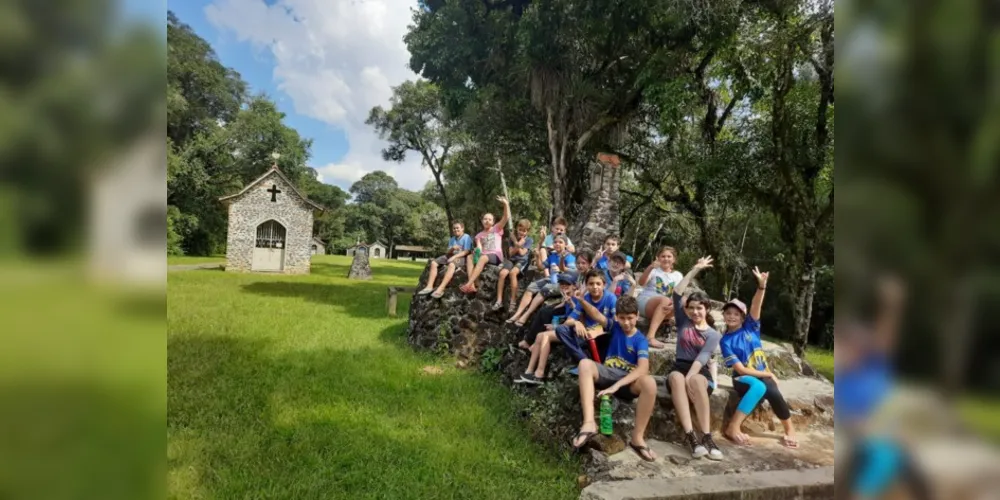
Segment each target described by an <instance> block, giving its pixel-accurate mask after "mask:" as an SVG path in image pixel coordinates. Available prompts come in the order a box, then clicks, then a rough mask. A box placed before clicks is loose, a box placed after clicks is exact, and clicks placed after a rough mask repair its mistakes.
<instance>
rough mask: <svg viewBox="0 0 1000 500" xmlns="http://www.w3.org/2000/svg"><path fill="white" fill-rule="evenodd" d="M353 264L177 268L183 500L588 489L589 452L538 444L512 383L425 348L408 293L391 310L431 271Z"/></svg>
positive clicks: (178, 458) (339, 260)
mask: <svg viewBox="0 0 1000 500" xmlns="http://www.w3.org/2000/svg"><path fill="white" fill-rule="evenodd" d="M349 266H350V258H349V257H346V256H317V257H315V258H314V259H313V267H312V274H311V275H309V276H300V277H289V276H276V275H265V274H230V273H225V272H223V271H218V270H199V271H176V272H170V273H169V288H168V294H167V296H168V310H167V330H168V334H167V337H168V341H167V350H168V361H167V365H168V374H169V375H168V386H167V387H168V398H167V404H168V411H167V418H168V425H167V440H168V445H167V459H168V463H169V472H168V478H167V481H168V492H169V497H170V498H269V499H270V498H296V499H299V498H303V499H304V498H352V499H353V498H517V499H521V498H575V497H577V496H578V495H579V492H578V490H577V487H576V472H577V465H576V462H575V461H573V460H571V459H569V458H567V457H561V458H559V457H556V456H554V454H553V453H551V451H548V450H545V449H543V448H542V447H541V446H540V445H539V444H538V443H535V442H533V441H532V439H531V437H530V436H529V435H527V434H526V433H525V427H524V426H523V425H522V424H521V423H520V422H518V421H517V420H516V418H515V415H516V408H515V407H514V404H513V401H512V400H511V394H510V392H509V391H508V390H507V389H506V388H504V387H503V386H501V385H500V384H498V383H496V382H495V381H493V380H491V379H490V378H489V377H485V376H482V375H478V374H476V373H470V372H464V371H459V370H456V369H454V368H452V367H450V366H447V365H442V364H441V363H440V362H438V361H436V360H435V359H434V358H432V357H431V356H429V355H425V354H421V353H416V352H414V351H413V350H411V349H410V347H409V346H407V345H406V343H405V330H406V319H405V318H406V316H407V314H408V311H409V300H408V298H409V297H408V296H406V298H404V299H403V300H401V301H400V304H399V318H397V319H389V318H387V317H386V315H385V295H386V287H387V286H390V285H408V286H412V285H413V284H415V283H416V280H417V277H418V276H419V274H420V272H421V270H422V266H421V265H420V264H412V263H405V262H395V261H385V260H374V259H373V260H372V273H373V276H374V279H373V280H372V281H369V282H357V281H348V280H347V279H346V278H345V277H346V276H347V270H348V267H349ZM428 366H438V367H440V368H441V369H442V373H440V374H427V373H424V371H423V369H424V368H425V367H428ZM569 438H570V436H567V439H569Z"/></svg>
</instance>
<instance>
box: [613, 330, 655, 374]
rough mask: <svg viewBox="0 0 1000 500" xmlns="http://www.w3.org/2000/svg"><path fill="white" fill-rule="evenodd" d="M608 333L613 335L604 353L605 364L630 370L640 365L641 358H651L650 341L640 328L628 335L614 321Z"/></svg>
mask: <svg viewBox="0 0 1000 500" xmlns="http://www.w3.org/2000/svg"><path fill="white" fill-rule="evenodd" d="M608 335H611V341H610V343H609V344H608V351H607V354H605V355H604V366H607V367H609V368H618V369H619V370H625V371H628V372H630V371H632V370H634V369H635V368H636V367H637V366H639V360H640V359H649V341H647V340H646V336H645V335H643V334H642V332H640V331H639V329H638V328H636V330H635V332H634V333H632V335H631V336H628V335H625V332H624V331H622V327H621V325H620V324H618V322H617V321H614V322H613V323H612V325H611V329H610V332H609V333H608Z"/></svg>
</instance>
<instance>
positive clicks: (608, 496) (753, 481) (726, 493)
mask: <svg viewBox="0 0 1000 500" xmlns="http://www.w3.org/2000/svg"><path fill="white" fill-rule="evenodd" d="M833 472H834V471H833V467H832V466H830V467H822V468H816V469H804V470H780V471H767V472H752V473H745V474H729V475H724V476H715V477H688V478H683V479H664V478H657V479H633V480H630V481H617V482H599V483H594V484H592V485H590V486H587V487H586V488H584V490H583V492H581V494H580V499H581V500H584V499H585V500H625V499H634V500H668V499H681V498H683V499H687V500H697V499H705V500H709V499H711V500H726V499H734V500H738V499H746V498H762V499H763V498H766V499H768V500H772V499H773V500H784V499H788V500H792V499H806V498H817V499H818V498H833V495H834V482H833Z"/></svg>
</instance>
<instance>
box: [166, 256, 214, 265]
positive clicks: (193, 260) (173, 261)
mask: <svg viewBox="0 0 1000 500" xmlns="http://www.w3.org/2000/svg"><path fill="white" fill-rule="evenodd" d="M216 262H222V263H225V262H226V256H225V255H212V256H209V257H199V256H193V257H189V256H187V255H168V256H167V265H168V266H177V265H182V264H209V263H216Z"/></svg>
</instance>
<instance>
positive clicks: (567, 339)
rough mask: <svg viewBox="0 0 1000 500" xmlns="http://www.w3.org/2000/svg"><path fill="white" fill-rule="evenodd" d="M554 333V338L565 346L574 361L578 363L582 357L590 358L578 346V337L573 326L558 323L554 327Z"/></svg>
mask: <svg viewBox="0 0 1000 500" xmlns="http://www.w3.org/2000/svg"><path fill="white" fill-rule="evenodd" d="M555 333H556V338H557V339H559V342H562V344H563V345H564V346H566V350H567V351H568V352H569V355H570V357H572V358H573V361H574V362H575V363H579V362H580V360H582V359H589V358H590V357H589V356H587V353H586V352H585V351H584V350H583V348H582V347H580V337H577V336H576V331H575V330H574V329H573V328H571V327H569V326H566V325H559V326H558V327H556V332H555Z"/></svg>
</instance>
